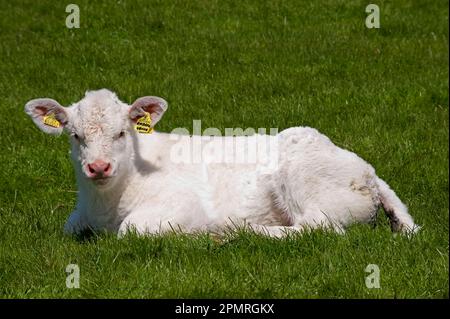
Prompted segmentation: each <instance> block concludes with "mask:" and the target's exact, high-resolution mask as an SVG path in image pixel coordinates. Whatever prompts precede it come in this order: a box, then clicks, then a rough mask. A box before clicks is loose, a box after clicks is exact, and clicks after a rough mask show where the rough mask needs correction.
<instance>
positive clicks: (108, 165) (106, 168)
mask: <svg viewBox="0 0 450 319" xmlns="http://www.w3.org/2000/svg"><path fill="white" fill-rule="evenodd" d="M103 171H104V172H105V173H106V174H108V173H109V172H110V171H111V164H110V163H108V164H106V167H105V169H104V170H103Z"/></svg>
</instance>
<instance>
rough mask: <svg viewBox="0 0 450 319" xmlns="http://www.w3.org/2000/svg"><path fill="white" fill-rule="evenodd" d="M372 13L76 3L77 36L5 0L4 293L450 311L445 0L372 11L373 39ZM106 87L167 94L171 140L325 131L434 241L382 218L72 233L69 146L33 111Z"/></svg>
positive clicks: (53, 11)
mask: <svg viewBox="0 0 450 319" xmlns="http://www.w3.org/2000/svg"><path fill="white" fill-rule="evenodd" d="M369 3H370V2H364V1H358V0H352V1H344V0H320V1H303V0H302V1H282V0H276V1H267V2H265V1H257V0H250V1H237V0H229V1H218V0H212V1H206V0H196V1H183V0H176V1H143V0H140V1H125V0H122V1H95V2H93V1H87V0H77V2H76V4H77V5H78V6H79V8H80V28H79V29H75V28H74V29H68V28H67V27H66V25H65V21H66V16H67V15H68V13H66V12H65V8H66V5H67V4H66V3H64V2H55V1H49V0H45V1H31V0H27V1H21V2H20V3H19V2H13V1H4V0H1V1H0V12H1V17H0V43H1V45H0V60H1V62H0V91H1V92H2V94H1V95H0V108H1V112H2V114H1V116H0V127H1V134H0V144H1V150H0V163H1V169H0V188H1V191H0V297H1V298H49V297H50V298H90V297H93V298H178V297H183V298H200V297H203V298H214V297H216V298H225V297H228V298H448V285H449V282H448V280H449V277H448V265H449V259H448V255H449V229H448V223H449V210H448V208H449V206H448V203H449V202H448V200H449V198H448V190H449V187H448V186H449V184H448V173H449V172H448V158H449V157H448V156H449V153H448V141H449V139H448V137H449V122H448V116H449V114H448V107H449V104H448V58H449V55H448V1H432V2H430V1H426V0H417V1H407V0H399V1H394V2H393V1H381V0H380V1H377V4H378V5H379V7H380V17H381V28H379V29H368V28H366V26H365V19H366V16H367V13H366V12H365V7H366V6H367V5H368V4H369ZM103 87H105V88H109V89H111V90H113V91H115V92H116V93H117V94H118V96H119V98H121V99H122V100H123V101H124V102H127V103H131V102H132V101H134V100H135V99H136V98H137V97H139V96H144V95H157V96H161V97H164V98H165V99H166V100H167V101H168V102H169V110H168V111H167V113H166V115H165V116H164V118H163V119H162V120H161V122H160V123H158V127H157V130H160V131H164V132H170V131H171V130H172V129H174V128H177V127H186V128H188V129H189V130H191V131H192V120H194V119H198V120H201V121H202V127H203V128H207V127H217V128H219V129H220V130H221V131H222V132H224V129H225V128H237V127H241V128H243V129H245V128H248V127H252V128H267V129H269V128H272V127H274V128H278V129H279V131H281V130H283V129H285V128H288V127H291V126H311V127H314V128H317V129H318V130H319V131H321V132H322V133H324V134H325V135H327V136H328V137H330V138H331V140H332V141H333V142H335V143H336V144H337V145H338V146H341V147H344V148H347V149H349V150H351V151H354V152H356V153H357V154H358V155H360V156H361V157H362V158H364V159H365V160H367V161H368V162H369V163H371V164H372V165H373V166H374V167H375V169H376V170H377V173H378V175H379V176H380V177H381V178H383V179H384V180H385V181H386V182H387V183H388V184H390V185H391V186H392V188H393V189H394V190H395V191H396V192H397V194H398V196H399V197H400V198H401V199H402V200H403V201H404V202H405V203H406V205H407V206H408V207H409V210H410V213H411V215H412V216H413V217H414V218H415V221H416V222H417V223H418V224H419V225H421V226H422V230H421V232H419V233H418V234H417V235H416V236H414V237H412V238H410V239H409V238H406V237H404V236H393V235H392V233H391V231H390V228H389V225H388V222H387V219H386V217H385V216H384V213H383V212H382V211H381V212H380V214H379V218H378V223H377V225H376V227H375V228H373V227H371V226H369V225H355V226H352V227H351V228H349V229H348V230H347V233H346V234H345V235H344V236H342V235H338V234H334V233H329V232H324V231H314V232H310V233H305V234H302V235H295V236H290V237H288V238H286V239H282V240H278V239H271V238H264V237H262V236H259V235H256V234H253V233H250V232H247V231H239V232H237V233H232V234H229V235H228V236H225V237H221V238H217V237H214V236H211V235H208V234H199V235H195V236H189V235H179V234H168V235H164V236H161V237H147V238H138V237H136V236H133V235H130V236H126V237H125V238H124V239H120V240H119V239H117V238H116V237H115V236H113V235H111V234H95V235H93V236H91V237H88V238H72V237H69V236H65V235H64V234H63V233H62V229H63V225H64V223H65V220H66V219H67V217H68V215H69V214H70V212H71V211H72V210H73V208H74V205H75V201H76V184H75V174H74V172H73V169H72V166H71V162H70V159H69V154H68V151H69V143H68V139H67V136H65V135H62V136H60V137H53V136H49V135H46V134H44V133H42V132H40V131H39V130H38V129H37V128H36V127H35V126H34V125H33V123H32V121H31V120H30V119H29V117H28V116H27V115H26V114H25V112H24V111H23V107H24V105H25V103H26V102H27V101H28V100H30V99H33V98H37V97H51V98H54V99H56V100H58V101H59V102H60V103H61V104H63V105H69V104H70V103H72V102H75V101H78V100H80V99H81V97H82V96H83V95H84V92H85V91H86V90H90V89H99V88H103ZM155 187H157V185H155ZM68 264H77V265H78V266H79V268H80V288H78V289H68V288H67V287H66V276H67V274H66V272H65V270H66V266H67V265H68ZM369 264H375V265H377V266H378V267H379V269H380V288H375V289H369V288H367V287H366V284H365V278H366V276H368V275H369V273H367V272H365V269H366V267H367V265H369Z"/></svg>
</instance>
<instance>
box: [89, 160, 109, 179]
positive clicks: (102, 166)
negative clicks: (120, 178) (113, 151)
mask: <svg viewBox="0 0 450 319" xmlns="http://www.w3.org/2000/svg"><path fill="white" fill-rule="evenodd" d="M87 172H88V176H89V177H90V178H101V177H108V176H109V175H110V174H111V164H110V163H106V162H104V161H101V160H97V161H94V162H93V163H90V164H87Z"/></svg>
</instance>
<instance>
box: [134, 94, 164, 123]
mask: <svg viewBox="0 0 450 319" xmlns="http://www.w3.org/2000/svg"><path fill="white" fill-rule="evenodd" d="M167 107H168V105H167V101H166V100H164V99H163V98H160V97H157V96H144V97H141V98H138V99H137V100H136V101H134V103H133V104H132V105H131V108H130V111H129V116H130V119H131V120H132V121H133V122H137V121H138V120H139V119H140V118H142V117H143V116H145V113H149V114H150V117H151V119H152V123H151V126H152V127H153V126H155V124H156V123H157V122H158V121H159V120H160V119H161V118H162V116H163V114H164V112H165V111H166V110H167Z"/></svg>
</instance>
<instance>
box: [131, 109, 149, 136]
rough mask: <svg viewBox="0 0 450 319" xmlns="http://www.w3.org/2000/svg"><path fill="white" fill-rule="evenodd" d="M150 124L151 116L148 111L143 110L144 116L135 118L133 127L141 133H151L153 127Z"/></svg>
mask: <svg viewBox="0 0 450 319" xmlns="http://www.w3.org/2000/svg"><path fill="white" fill-rule="evenodd" d="M151 125H152V118H151V117H150V113H148V112H145V116H143V117H141V118H140V119H139V120H137V122H136V125H135V126H134V129H135V130H136V131H138V132H139V133H142V134H151V133H153V128H152V126H151Z"/></svg>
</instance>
